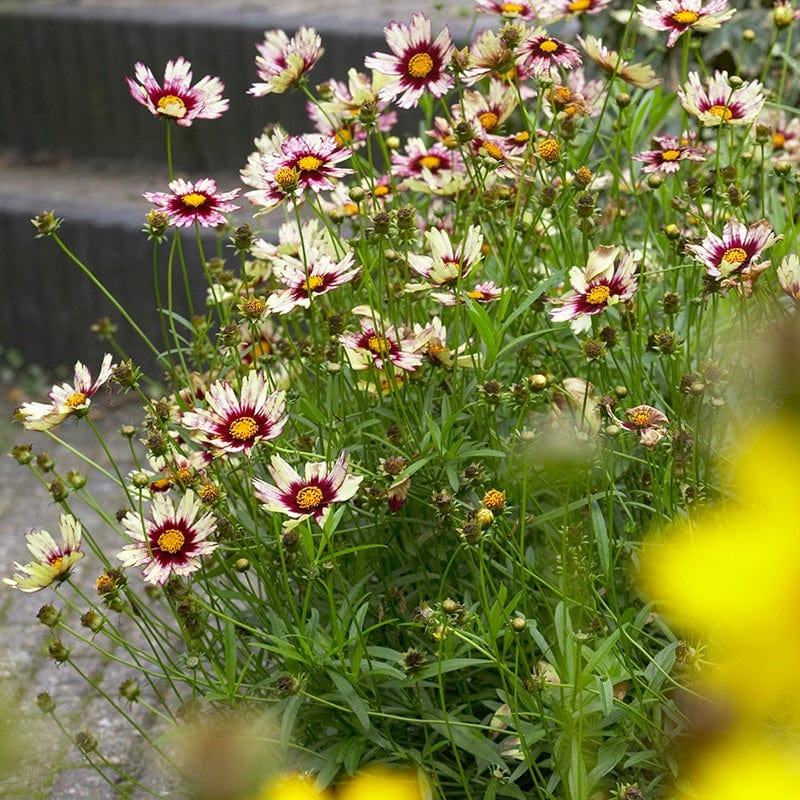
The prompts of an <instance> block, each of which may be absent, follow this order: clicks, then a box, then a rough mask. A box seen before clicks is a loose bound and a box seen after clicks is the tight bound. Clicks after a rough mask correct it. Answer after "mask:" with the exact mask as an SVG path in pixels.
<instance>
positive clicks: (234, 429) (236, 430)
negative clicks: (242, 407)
mask: <svg viewBox="0 0 800 800" xmlns="http://www.w3.org/2000/svg"><path fill="white" fill-rule="evenodd" d="M228 433H229V434H230V435H231V436H232V437H233V438H234V439H238V440H239V441H240V442H246V441H247V440H248V439H252V438H253V437H254V436H255V435H256V434H257V433H258V423H257V422H256V421H255V420H254V419H253V418H252V417H239V419H235V420H234V421H233V422H231V424H230V425H228Z"/></svg>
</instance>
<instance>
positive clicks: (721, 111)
mask: <svg viewBox="0 0 800 800" xmlns="http://www.w3.org/2000/svg"><path fill="white" fill-rule="evenodd" d="M708 113H709V114H712V115H713V116H715V117H719V118H720V119H721V120H722V121H723V122H727V121H728V120H729V119H730V118H731V117H732V116H733V111H731V110H730V109H729V108H728V106H719V105H717V106H711V108H709V109H708Z"/></svg>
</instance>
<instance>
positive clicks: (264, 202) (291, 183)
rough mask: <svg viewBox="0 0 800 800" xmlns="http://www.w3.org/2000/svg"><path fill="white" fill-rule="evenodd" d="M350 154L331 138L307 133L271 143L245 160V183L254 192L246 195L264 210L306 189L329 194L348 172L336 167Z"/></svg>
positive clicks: (349, 170)
mask: <svg viewBox="0 0 800 800" xmlns="http://www.w3.org/2000/svg"><path fill="white" fill-rule="evenodd" d="M350 155H351V153H350V150H349V149H345V148H342V147H340V146H339V144H338V142H337V141H336V138H335V137H334V136H323V135H320V134H314V133H309V134H306V135H304V136H287V137H285V138H283V139H282V140H280V141H276V140H271V141H270V143H269V144H268V145H267V146H265V149H264V150H263V152H262V153H260V154H254V156H251V158H250V159H249V161H248V166H247V175H246V183H248V185H250V186H254V187H255V189H256V191H254V192H247V193H246V196H247V197H248V198H250V200H251V201H252V202H254V203H255V204H256V205H260V206H263V207H264V210H265V211H267V210H269V209H271V208H274V207H275V206H277V205H279V204H280V203H281V202H283V201H284V200H285V199H286V198H287V197H290V196H297V195H300V196H302V194H303V193H304V192H306V191H309V190H310V191H312V192H326V191H330V190H332V189H333V188H334V187H335V185H336V184H335V181H336V180H337V179H338V178H341V177H343V176H344V175H348V174H350V173H352V171H353V170H351V169H349V168H346V167H337V166H336V165H337V164H338V163H339V162H340V161H344V160H345V159H346V158H349V157H350ZM244 178H245V175H244V171H243V179H244Z"/></svg>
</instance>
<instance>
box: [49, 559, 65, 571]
mask: <svg viewBox="0 0 800 800" xmlns="http://www.w3.org/2000/svg"><path fill="white" fill-rule="evenodd" d="M63 563H64V558H63V556H56V557H55V558H54V559H53V560H52V561H51V562H50V566H51V567H52V568H53V569H55V570H61V565H62V564H63Z"/></svg>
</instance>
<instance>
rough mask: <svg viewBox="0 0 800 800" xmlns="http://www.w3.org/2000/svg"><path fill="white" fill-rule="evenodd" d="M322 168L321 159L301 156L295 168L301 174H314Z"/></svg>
mask: <svg viewBox="0 0 800 800" xmlns="http://www.w3.org/2000/svg"><path fill="white" fill-rule="evenodd" d="M321 166H322V159H321V158H317V157H316V156H303V157H302V158H300V159H298V161H297V168H298V169H301V170H303V172H314V171H315V170H318V169H319V168H320V167H321Z"/></svg>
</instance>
